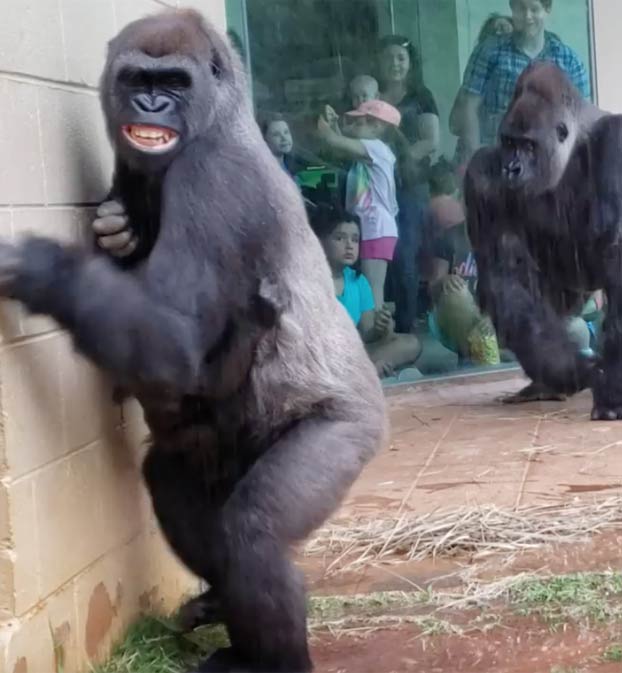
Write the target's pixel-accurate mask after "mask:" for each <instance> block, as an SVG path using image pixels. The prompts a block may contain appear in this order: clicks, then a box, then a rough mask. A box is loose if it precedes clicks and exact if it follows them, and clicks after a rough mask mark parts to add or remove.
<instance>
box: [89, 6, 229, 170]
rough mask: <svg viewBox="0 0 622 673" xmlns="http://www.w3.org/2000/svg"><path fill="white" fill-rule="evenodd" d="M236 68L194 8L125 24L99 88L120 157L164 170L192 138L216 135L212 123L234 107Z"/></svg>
mask: <svg viewBox="0 0 622 673" xmlns="http://www.w3.org/2000/svg"><path fill="white" fill-rule="evenodd" d="M240 69H241V68H240ZM237 72H238V68H236V67H235V63H234V61H232V57H231V55H230V52H229V49H228V47H227V46H226V45H225V43H224V42H223V41H222V40H221V39H220V38H219V37H218V36H216V35H212V34H211V32H210V31H209V30H208V29H207V28H206V27H205V26H204V25H203V24H202V23H201V22H200V21H199V19H198V17H196V16H195V15H194V14H192V13H187V14H178V15H174V16H173V15H169V16H164V17H154V18H147V19H144V20H141V21H138V22H135V23H134V24H130V25H129V26H128V27H126V28H125V29H124V30H123V31H122V32H121V34H120V35H119V36H118V37H117V38H115V40H113V41H112V42H111V44H110V48H109V56H108V62H107V65H106V69H105V71H104V74H103V77H102V86H101V97H102V103H103V108H104V113H105V116H106V122H107V125H108V133H109V135H110V137H111V139H112V141H113V143H114V146H115V150H116V152H117V154H118V156H120V157H121V158H122V159H123V160H125V161H126V162H127V163H128V164H130V165H131V166H133V167H134V168H135V169H137V170H140V171H144V172H154V171H161V170H163V169H166V168H167V166H168V165H169V164H170V163H171V162H172V161H173V159H174V158H175V157H176V156H177V155H178V154H179V153H180V152H181V151H182V150H183V148H184V147H185V146H186V145H188V143H190V142H192V141H193V140H194V139H196V138H198V137H208V136H209V135H210V133H211V134H212V135H213V136H214V137H217V136H218V135H219V133H218V131H214V130H213V127H214V125H215V122H216V121H218V120H220V122H223V119H224V118H225V117H227V116H228V117H229V121H230V118H231V114H229V115H226V114H225V112H226V110H227V109H228V110H232V108H233V109H235V106H234V103H235V102H236V97H237V96H236V94H237V93H238V92H239V91H240V88H241V86H240V83H239V81H238V79H239V78H238V75H237ZM223 111H225V112H223Z"/></svg>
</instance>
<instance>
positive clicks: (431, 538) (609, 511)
mask: <svg viewBox="0 0 622 673" xmlns="http://www.w3.org/2000/svg"><path fill="white" fill-rule="evenodd" d="M615 528H622V497H619V496H616V497H611V498H607V499H604V500H601V501H599V502H591V503H588V502H576V503H570V504H556V505H548V506H533V507H523V508H518V509H502V508H500V507H496V506H495V505H486V506H481V507H461V508H459V509H454V510H451V511H443V510H439V511H436V512H432V513H428V514H423V515H419V516H417V515H415V514H412V513H410V512H403V511H402V512H401V514H399V516H397V517H396V518H382V519H374V520H371V521H370V520H369V519H364V518H358V519H349V520H346V521H343V522H340V521H338V522H335V523H332V524H329V525H328V526H326V527H324V528H322V529H320V530H319V531H318V533H317V534H316V535H315V536H314V537H313V538H312V539H311V540H310V541H309V543H308V544H307V545H306V547H305V553H306V554H307V555H327V556H330V557H331V561H330V563H329V564H328V566H327V568H326V574H327V575H330V574H334V573H337V572H342V571H345V570H348V571H350V570H359V569H361V568H362V567H364V566H365V565H368V564H374V563H378V562H385V563H399V562H403V561H421V560H423V559H426V558H434V557H438V556H445V557H447V556H457V555H459V554H463V553H469V554H472V555H475V556H476V557H477V558H481V557H483V556H485V555H489V554H493V553H498V552H505V553H516V552H521V551H527V550H530V549H537V548H541V547H543V546H545V545H550V544H563V543H577V542H580V541H585V540H587V539H589V537H590V536H592V535H595V534H597V533H601V532H603V531H605V530H611V529H615Z"/></svg>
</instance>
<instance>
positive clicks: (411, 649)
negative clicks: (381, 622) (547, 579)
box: [313, 619, 622, 673]
mask: <svg viewBox="0 0 622 673" xmlns="http://www.w3.org/2000/svg"><path fill="white" fill-rule="evenodd" d="M609 642H611V636H610V635H609V634H607V632H605V631H602V632H601V631H586V632H580V631H577V630H575V629H566V630H564V631H558V632H551V631H549V630H548V629H546V628H545V627H543V625H541V624H539V623H537V622H534V621H531V620H527V619H525V620H519V619H514V620H508V622H505V623H504V624H503V625H502V626H500V627H499V628H497V629H495V630H493V631H490V632H488V633H479V634H470V635H466V636H462V635H460V636H451V635H450V636H425V637H422V636H421V635H420V633H418V631H417V629H416V628H414V627H401V628H400V629H398V630H394V631H388V630H387V631H377V632H375V633H374V634H373V636H370V637H368V638H365V639H353V638H349V637H348V638H341V639H339V640H335V639H334V638H324V639H321V640H320V641H319V642H317V643H316V644H315V646H314V650H313V655H314V658H315V664H316V670H317V671H318V673H403V672H406V671H408V672H409V673H410V672H412V673H450V672H451V673H454V672H458V671H459V672H460V673H584V672H585V673H620V671H622V663H620V662H617V661H616V662H607V661H603V660H602V654H603V652H604V651H605V650H606V648H607V645H608V643H609Z"/></svg>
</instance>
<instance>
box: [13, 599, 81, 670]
mask: <svg viewBox="0 0 622 673" xmlns="http://www.w3.org/2000/svg"><path fill="white" fill-rule="evenodd" d="M6 669H7V671H9V672H10V673H47V672H48V671H57V670H58V668H57V667H56V658H55V656H54V644H53V642H52V634H51V633H50V625H49V622H48V618H47V613H46V611H45V610H41V611H39V612H36V613H34V614H32V615H29V617H28V619H25V620H22V621H15V622H14V623H13V624H12V625H11V626H10V630H9V638H8V644H7V655H6ZM67 673H69V671H68V672H67ZM71 673H74V672H73V671H71Z"/></svg>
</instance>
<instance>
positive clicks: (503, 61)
mask: <svg viewBox="0 0 622 673" xmlns="http://www.w3.org/2000/svg"><path fill="white" fill-rule="evenodd" d="M532 61H552V62H553V63H556V64H557V65H558V66H559V67H560V68H561V69H562V70H564V71H565V72H566V74H567V75H568V76H569V77H570V79H571V81H572V83H573V84H574V85H575V86H576V87H577V89H578V90H579V92H580V93H581V95H582V96H583V97H584V98H589V97H590V81H589V78H588V74H587V71H586V69H585V66H584V65H583V63H582V62H581V59H580V58H579V56H578V55H577V54H576V53H575V52H574V51H573V50H572V49H571V48H570V47H568V46H567V45H565V44H564V43H563V42H562V41H561V40H560V39H559V38H558V37H556V36H555V35H553V34H552V33H549V32H547V33H545V43H544V49H543V50H542V51H541V52H540V53H539V54H538V56H536V57H535V58H533V59H532V58H531V57H530V56H528V55H527V54H525V52H524V51H522V50H521V49H519V48H518V47H517V46H516V44H515V42H514V36H513V35H504V36H502V37H490V38H488V39H487V40H485V41H484V42H483V43H482V44H480V45H478V46H477V47H476V48H475V49H474V51H473V53H472V54H471V58H470V59H469V62H468V64H467V67H466V70H465V72H464V82H463V85H462V87H463V89H464V90H465V91H467V92H468V93H471V94H475V95H476V96H481V97H482V104H481V105H480V109H479V115H480V130H481V141H482V143H483V144H485V145H489V144H492V143H494V142H495V140H496V137H497V129H498V128H499V124H500V123H501V118H502V117H503V115H504V114H505V111H506V110H507V108H508V105H509V104H510V100H511V99H512V96H513V94H514V88H515V86H516V82H517V80H518V78H519V76H520V74H521V73H522V72H523V70H524V69H525V68H526V67H527V66H528V65H529V64H530V63H532Z"/></svg>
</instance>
